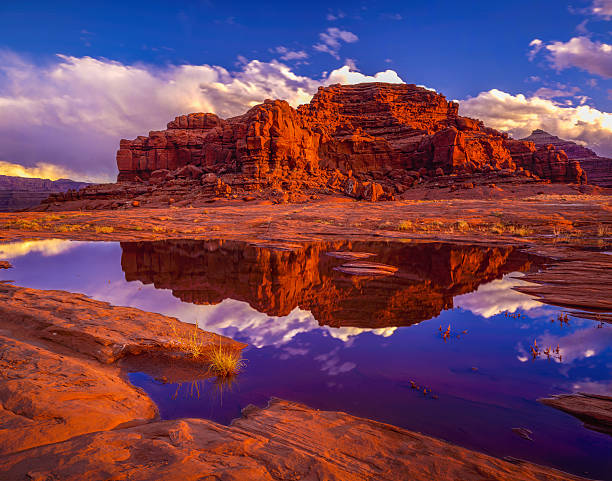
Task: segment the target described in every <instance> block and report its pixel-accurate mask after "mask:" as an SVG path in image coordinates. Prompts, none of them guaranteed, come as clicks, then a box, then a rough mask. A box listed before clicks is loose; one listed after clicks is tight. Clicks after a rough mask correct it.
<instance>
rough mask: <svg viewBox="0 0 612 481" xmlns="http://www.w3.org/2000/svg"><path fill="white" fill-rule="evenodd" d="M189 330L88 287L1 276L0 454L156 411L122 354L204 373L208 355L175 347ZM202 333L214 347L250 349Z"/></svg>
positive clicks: (138, 420) (131, 421) (137, 420)
mask: <svg viewBox="0 0 612 481" xmlns="http://www.w3.org/2000/svg"><path fill="white" fill-rule="evenodd" d="M173 328H174V329H173ZM186 329H187V330H188V332H189V333H193V329H194V328H193V327H191V326H188V325H186V324H183V323H181V322H180V321H178V320H177V319H175V318H170V317H166V316H162V315H159V314H154V313H148V312H144V311H140V310H138V309H132V308H125V307H114V306H112V305H110V304H108V303H105V302H100V301H96V300H93V299H90V298H88V297H86V296H84V295H82V294H72V293H69V292H64V291H41V290H36V289H25V288H20V287H16V286H12V285H9V284H6V283H0V455H6V454H9V453H14V452H20V451H23V450H27V449H29V448H33V447H36V446H41V445H46V444H52V443H57V442H60V441H64V440H66V439H70V438H73V437H74V436H79V435H81V434H85V433H91V432H96V431H104V430H108V429H113V428H116V427H118V426H122V425H127V424H129V425H134V424H138V423H143V422H149V421H150V420H152V419H154V418H155V417H157V408H156V406H155V404H154V403H153V401H151V399H149V398H148V397H147V396H146V395H145V394H144V393H143V392H142V391H141V390H140V389H138V388H136V387H134V386H132V385H131V384H130V383H129V382H127V381H126V380H125V379H124V372H123V369H122V367H121V366H119V365H118V364H117V363H116V361H117V360H119V359H122V358H126V361H127V360H129V359H139V358H141V357H142V354H148V355H149V354H154V355H155V356H156V357H157V360H158V361H159V360H160V359H159V358H160V357H161V360H162V361H163V365H165V366H169V365H172V366H174V365H175V364H177V365H179V367H181V368H182V369H181V372H180V374H181V375H182V376H186V370H187V369H186V368H187V367H189V366H188V365H189V364H191V375H192V376H193V375H194V373H196V374H197V375H198V376H199V377H200V378H202V377H206V376H207V374H206V366H203V364H205V361H204V359H200V360H190V359H189V356H187V355H186V354H185V353H184V352H183V351H182V350H181V349H180V346H179V345H177V341H178V339H177V335H175V334H173V332H174V331H176V332H178V333H180V332H182V331H184V330H186ZM171 332H172V334H171ZM200 335H201V339H202V342H206V341H208V342H210V343H211V346H212V345H215V346H216V345H219V344H223V345H225V346H228V347H231V348H235V349H241V348H242V347H244V344H241V343H237V342H234V341H232V340H231V339H227V338H222V337H219V336H217V335H214V334H212V333H206V332H204V331H200ZM149 361H150V362H149V364H151V363H152V362H154V361H155V359H153V360H149ZM171 363H172V364H171ZM185 364H188V365H187V366H185ZM149 367H151V366H149ZM0 479H13V478H11V477H8V478H7V477H3V476H2V474H1V473H0Z"/></svg>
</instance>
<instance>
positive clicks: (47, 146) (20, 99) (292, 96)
mask: <svg viewBox="0 0 612 481" xmlns="http://www.w3.org/2000/svg"><path fill="white" fill-rule="evenodd" d="M328 35H329V36H330V39H332V38H336V40H333V41H332V40H330V42H331V44H332V45H335V43H334V42H339V41H340V40H342V41H352V39H353V38H356V37H353V36H352V35H353V34H351V33H350V32H345V31H340V30H338V29H335V30H334V29H331V33H329V34H328ZM283 52H284V54H285V55H287V56H292V57H294V58H295V57H296V56H297V57H300V56H302V54H300V53H299V52H292V51H289V50H287V51H283ZM371 79H376V80H377V81H395V82H401V79H400V78H399V77H398V76H397V74H396V73H395V72H393V71H391V70H387V71H385V72H380V73H378V74H376V75H374V76H372V77H370V76H366V75H363V74H361V73H359V72H355V71H352V70H351V69H350V68H348V67H342V68H340V69H337V70H334V71H332V72H331V73H330V74H329V75H328V76H326V77H324V78H321V79H314V78H310V77H305V76H301V75H297V74H296V73H294V72H293V70H292V69H291V68H290V67H289V66H287V65H285V64H283V63H281V62H278V61H275V60H273V61H271V62H262V61H259V60H251V61H246V59H245V61H244V62H242V63H240V65H239V69H238V70H237V71H235V72H230V71H228V70H227V69H225V68H223V67H220V66H216V65H176V66H175V65H169V66H166V67H153V66H148V65H144V64H132V65H129V64H123V63H120V62H116V61H112V60H108V59H96V58H91V57H72V56H66V55H59V56H58V57H57V58H56V60H55V61H53V62H51V63H50V64H47V65H44V66H41V65H35V64H33V63H31V62H27V61H25V60H24V59H22V58H21V57H19V56H18V55H16V54H14V53H11V52H0V159H3V160H4V161H5V162H8V163H9V164H19V165H21V166H24V167H26V168H30V169H31V168H41V165H47V166H48V165H55V166H57V167H58V168H62V169H64V170H65V171H69V172H70V175H71V177H73V178H86V177H87V178H96V179H98V180H100V181H101V180H106V181H112V180H114V177H115V175H116V164H115V152H116V150H117V148H118V145H119V140H120V139H121V138H134V137H136V136H138V135H147V134H148V132H149V131H150V130H159V129H164V128H165V126H166V123H167V122H168V121H170V120H172V119H174V117H175V116H177V115H181V114H185V113H189V112H214V113H216V114H218V115H219V116H221V117H231V116H234V115H239V114H242V113H244V111H245V110H246V109H248V108H250V107H252V106H253V105H256V104H258V103H261V102H263V101H264V100H265V99H267V98H273V99H276V98H278V99H285V100H287V101H288V102H289V103H290V104H291V105H293V106H297V105H300V104H302V103H307V102H309V101H310V99H311V97H312V95H313V93H314V92H316V90H317V87H318V86H319V85H329V84H331V83H356V82H367V81H372V80H371ZM37 164H40V165H37Z"/></svg>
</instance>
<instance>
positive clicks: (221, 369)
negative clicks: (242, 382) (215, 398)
mask: <svg viewBox="0 0 612 481" xmlns="http://www.w3.org/2000/svg"><path fill="white" fill-rule="evenodd" d="M208 362H209V364H210V370H211V371H212V372H214V373H215V374H216V375H217V376H220V377H232V376H235V375H236V374H238V373H239V372H240V371H242V369H243V368H244V366H245V364H244V361H243V359H242V352H241V351H240V350H237V349H231V348H224V347H222V346H221V344H219V346H218V347H214V348H213V349H211V350H210V352H209V354H208Z"/></svg>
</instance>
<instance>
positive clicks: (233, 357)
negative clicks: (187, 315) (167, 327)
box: [172, 324, 245, 378]
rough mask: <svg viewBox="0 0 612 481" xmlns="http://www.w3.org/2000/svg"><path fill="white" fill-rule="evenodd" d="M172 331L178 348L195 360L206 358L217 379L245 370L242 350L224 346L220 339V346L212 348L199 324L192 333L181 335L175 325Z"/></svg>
mask: <svg viewBox="0 0 612 481" xmlns="http://www.w3.org/2000/svg"><path fill="white" fill-rule="evenodd" d="M172 331H173V333H174V337H175V338H176V344H177V347H178V348H179V349H181V350H182V351H184V352H186V353H188V354H190V355H191V356H192V357H193V358H194V359H198V358H200V357H204V358H205V360H206V361H207V362H208V364H209V370H210V372H211V373H213V374H215V375H216V376H217V377H223V378H228V377H232V376H235V375H236V374H238V373H239V372H240V371H242V369H244V367H245V362H244V360H243V359H242V350H240V349H235V348H231V347H226V346H222V345H221V339H219V345H218V346H212V347H211V342H210V335H209V334H208V333H205V332H203V331H201V330H199V329H198V326H197V324H196V325H194V328H193V330H191V332H184V333H182V334H181V333H179V332H178V330H177V329H176V326H174V325H172Z"/></svg>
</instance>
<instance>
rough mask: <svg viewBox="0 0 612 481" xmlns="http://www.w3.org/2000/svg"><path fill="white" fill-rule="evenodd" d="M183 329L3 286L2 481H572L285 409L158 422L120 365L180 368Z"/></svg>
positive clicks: (280, 405)
mask: <svg viewBox="0 0 612 481" xmlns="http://www.w3.org/2000/svg"><path fill="white" fill-rule="evenodd" d="M185 327H186V326H185V325H184V324H182V323H180V322H179V321H177V320H176V319H173V318H168V317H165V316H161V315H158V314H153V313H147V312H143V311H140V310H138V309H133V308H124V307H114V306H111V305H109V304H107V303H105V302H99V301H96V300H93V299H90V298H88V297H86V296H83V295H80V294H71V293H67V292H63V291H41V290H35V289H25V288H20V287H15V286H12V285H9V284H6V283H3V284H0V345H1V346H2V347H1V350H0V403H1V405H2V409H0V440H1V441H0V455H1V456H0V479H2V480H4V479H6V480H11V481H20V480H24V481H25V480H49V479H61V480H75V481H76V480H79V481H81V480H106V479H115V480H128V479H129V480H150V479H164V480H180V481H187V480H196V479H197V480H200V479H208V478H209V477H210V479H224V480H245V479H257V480H286V479H310V478H312V479H342V480H366V479H389V480H393V479H398V480H399V479H410V480H430V479H466V480H468V479H469V480H516V479H521V480H577V479H581V478H578V477H576V476H572V475H568V474H565V473H562V472H559V471H556V470H554V469H551V468H546V467H542V466H538V465H534V464H531V463H528V462H522V461H517V460H511V461H505V460H501V459H496V458H493V457H490V456H487V455H484V454H480V453H477V452H474V451H470V450H467V449H464V448H460V447H458V446H453V445H451V444H448V443H446V442H443V441H440V440H436V439H434V438H431V437H428V436H425V435H422V434H418V433H414V432H410V431H406V430H403V429H399V428H396V427H393V426H389V425H386V424H382V423H379V422H375V421H371V420H367V419H361V418H357V417H354V416H350V415H348V414H345V413H340V412H322V411H317V410H313V409H310V408H307V407H305V406H301V405H298V404H294V403H290V402H286V401H281V400H273V401H272V402H271V403H270V405H269V406H268V407H267V408H265V409H258V408H255V407H249V408H247V409H246V410H245V412H244V413H243V417H242V418H241V419H238V420H236V421H234V423H233V424H232V425H231V426H223V425H220V424H217V423H214V422H211V421H206V420H202V419H184V420H176V421H156V420H155V419H156V418H157V416H158V415H157V409H156V407H155V405H154V404H153V402H152V401H151V400H150V399H149V398H148V397H147V396H146V395H145V394H144V393H143V392H142V391H141V390H139V389H137V388H135V387H133V386H132V385H131V384H129V383H128V382H127V381H125V380H124V374H125V366H126V365H124V364H123V363H127V365H128V366H129V362H130V360H136V361H137V360H139V359H141V358H142V355H147V356H149V357H147V363H149V362H151V359H153V360H154V359H156V358H155V356H157V359H158V360H160V359H161V360H163V364H165V365H166V366H168V365H169V366H171V367H173V364H172V363H174V362H176V363H177V364H178V365H182V366H183V367H185V366H184V364H185V363H186V362H187V361H185V354H184V353H183V352H182V351H181V350H180V349H179V348H178V346H177V345H176V336H173V334H172V332H173V328H174V329H176V330H178V331H179V332H180V331H181V330H182V329H185ZM189 329H191V328H189ZM189 332H191V330H189ZM202 335H203V336H205V339H210V341H212V342H213V343H214V344H215V345H216V344H218V343H219V342H222V343H224V345H226V346H228V347H231V348H235V349H241V348H242V347H243V346H244V345H243V344H240V343H236V342H234V341H231V340H229V339H227V338H222V337H219V336H216V335H213V334H209V333H202ZM118 361H120V362H118ZM181 363H182V364H181ZM187 364H189V362H187ZM191 365H192V371H193V372H192V375H195V376H196V378H197V377H198V376H199V377H200V378H203V377H206V376H207V373H206V369H205V366H203V365H202V363H199V362H195V361H191ZM154 367H155V365H153V366H152V368H154ZM194 373H195V374H194ZM192 379H194V378H192Z"/></svg>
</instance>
